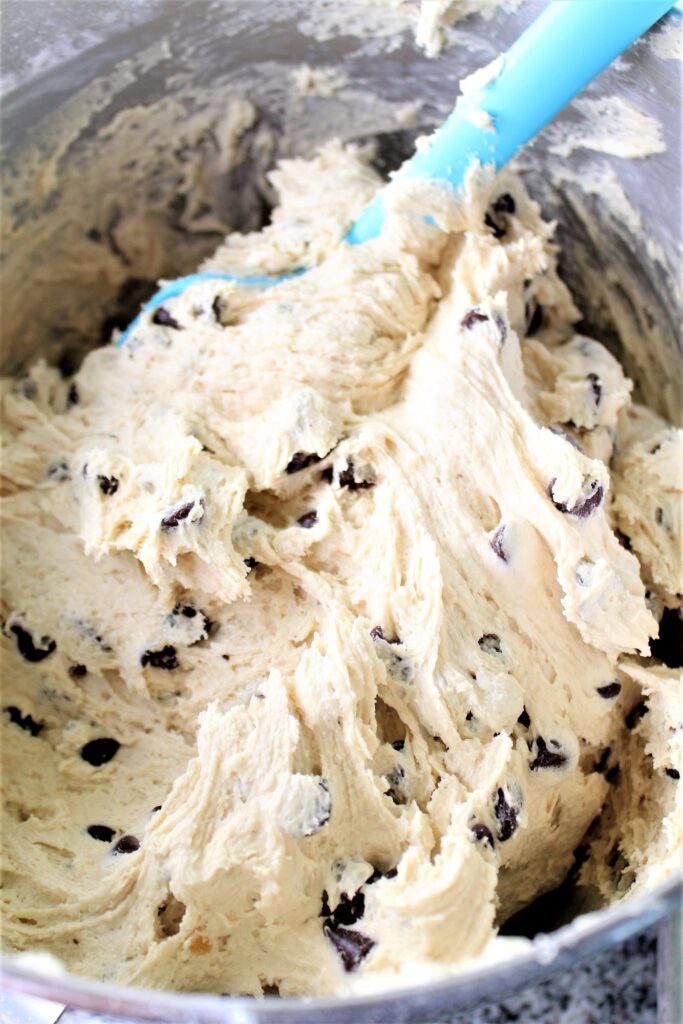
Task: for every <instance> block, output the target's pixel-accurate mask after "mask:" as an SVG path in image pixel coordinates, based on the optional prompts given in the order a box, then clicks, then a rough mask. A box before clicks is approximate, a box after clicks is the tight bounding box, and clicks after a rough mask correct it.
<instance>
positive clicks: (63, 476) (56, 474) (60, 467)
mask: <svg viewBox="0 0 683 1024" xmlns="http://www.w3.org/2000/svg"><path fill="white" fill-rule="evenodd" d="M46 475H47V478H48V480H54V481H55V482H57V483H59V482H61V481H62V480H70V479H71V473H70V472H69V467H68V465H67V463H66V460H65V459H57V461H56V462H51V463H50V465H49V466H48V467H47V474H46Z"/></svg>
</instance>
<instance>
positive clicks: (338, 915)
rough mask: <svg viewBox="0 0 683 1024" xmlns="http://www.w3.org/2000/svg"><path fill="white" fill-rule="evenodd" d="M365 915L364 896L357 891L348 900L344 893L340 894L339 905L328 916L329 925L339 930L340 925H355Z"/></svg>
mask: <svg viewBox="0 0 683 1024" xmlns="http://www.w3.org/2000/svg"><path fill="white" fill-rule="evenodd" d="M364 913H365V896H364V895H363V892H362V891H361V890H360V889H359V890H358V892H357V893H354V895H353V896H352V897H350V898H349V896H347V894H346V893H345V892H343V893H342V894H341V899H340V900H339V903H338V904H337V906H336V907H335V909H334V910H333V911H332V913H331V914H330V915H329V918H330V923H331V924H332V925H333V926H334V927H335V928H339V927H340V926H341V925H345V926H346V925H350V924H355V923H356V921H359V920H360V919H361V917H362V916H363V914H364Z"/></svg>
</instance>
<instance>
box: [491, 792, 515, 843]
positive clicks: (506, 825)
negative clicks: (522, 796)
mask: <svg viewBox="0 0 683 1024" xmlns="http://www.w3.org/2000/svg"><path fill="white" fill-rule="evenodd" d="M493 811H494V814H495V816H496V820H497V821H498V824H499V826H500V827H499V829H498V838H499V840H500V841H501V843H504V842H506V841H507V840H508V839H509V838H510V836H512V835H514V833H515V832H516V831H517V813H518V812H517V810H516V808H514V807H513V806H512V804H509V803H508V802H507V799H506V797H505V793H504V792H503V790H502V789H499V790H498V794H497V797H496V803H495V806H494V808H493Z"/></svg>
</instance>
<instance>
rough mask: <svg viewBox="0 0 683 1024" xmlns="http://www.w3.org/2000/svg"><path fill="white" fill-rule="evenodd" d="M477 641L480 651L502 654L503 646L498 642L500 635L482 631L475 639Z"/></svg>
mask: <svg viewBox="0 0 683 1024" xmlns="http://www.w3.org/2000/svg"><path fill="white" fill-rule="evenodd" d="M477 643H478V644H479V646H480V647H481V649H482V651H485V652H486V654H502V653H503V648H502V647H501V644H500V637H499V636H498V635H497V634H496V633H484V635H483V636H480V637H479V639H478V640H477Z"/></svg>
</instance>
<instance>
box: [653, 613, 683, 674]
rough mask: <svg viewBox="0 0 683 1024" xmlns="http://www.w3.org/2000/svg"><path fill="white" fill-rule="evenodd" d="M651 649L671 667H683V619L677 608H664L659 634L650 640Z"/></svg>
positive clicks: (655, 655) (654, 655)
mask: <svg viewBox="0 0 683 1024" xmlns="http://www.w3.org/2000/svg"><path fill="white" fill-rule="evenodd" d="M650 650H651V651H652V657H653V658H659V660H660V661H663V662H664V664H665V665H668V667H669V668H683V621H681V616H680V615H679V613H678V612H677V611H676V609H675V608H665V609H664V613H663V615H662V618H661V620H660V623H659V636H658V637H657V638H656V639H654V640H651V641H650Z"/></svg>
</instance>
